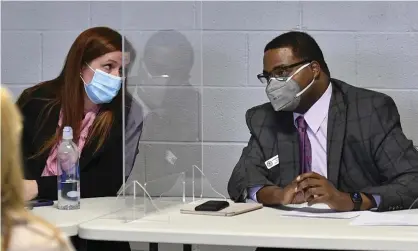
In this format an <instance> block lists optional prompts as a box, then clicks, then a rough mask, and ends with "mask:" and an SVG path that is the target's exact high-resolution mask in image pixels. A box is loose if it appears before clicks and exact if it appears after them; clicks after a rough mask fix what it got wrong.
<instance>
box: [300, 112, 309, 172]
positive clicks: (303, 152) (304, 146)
mask: <svg viewBox="0 0 418 251" xmlns="http://www.w3.org/2000/svg"><path fill="white" fill-rule="evenodd" d="M296 123H297V126H298V132H299V152H300V163H301V167H302V173H308V172H311V166H312V150H311V142H310V141H309V138H308V133H307V132H306V130H307V128H308V124H306V121H305V119H304V118H303V116H299V117H298V118H297V119H296Z"/></svg>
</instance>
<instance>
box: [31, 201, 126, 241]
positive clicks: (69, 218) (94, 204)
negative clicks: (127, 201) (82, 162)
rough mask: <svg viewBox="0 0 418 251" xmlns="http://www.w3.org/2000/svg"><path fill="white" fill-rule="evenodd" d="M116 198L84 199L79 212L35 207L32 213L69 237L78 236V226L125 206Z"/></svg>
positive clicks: (52, 207) (54, 207)
mask: <svg viewBox="0 0 418 251" xmlns="http://www.w3.org/2000/svg"><path fill="white" fill-rule="evenodd" d="M121 203H123V202H121V201H116V197H103V198H91V199H82V200H81V207H80V209H79V210H68V211H66V210H58V209H57V207H56V202H55V204H54V206H49V207H35V208H34V209H33V210H32V212H33V213H34V214H35V215H38V216H40V217H42V218H43V219H45V220H47V221H48V222H50V223H52V224H54V225H55V226H57V227H58V228H59V229H61V231H63V232H64V233H65V234H66V235H68V236H75V235H77V234H78V225H80V224H81V223H83V222H87V221H90V220H93V219H95V218H97V217H100V216H102V215H105V214H107V213H109V212H112V211H114V210H117V209H118V208H119V207H121V206H122V205H123V204H121Z"/></svg>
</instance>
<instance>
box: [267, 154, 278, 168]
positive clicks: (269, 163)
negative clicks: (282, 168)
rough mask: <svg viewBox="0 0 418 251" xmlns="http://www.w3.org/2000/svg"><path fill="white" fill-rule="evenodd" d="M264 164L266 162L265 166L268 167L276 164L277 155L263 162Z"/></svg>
mask: <svg viewBox="0 0 418 251" xmlns="http://www.w3.org/2000/svg"><path fill="white" fill-rule="evenodd" d="M264 164H266V167H267V168H268V169H271V168H272V167H275V166H277V165H278V164H279V155H276V156H274V157H273V158H271V159H269V160H267V161H266V162H264Z"/></svg>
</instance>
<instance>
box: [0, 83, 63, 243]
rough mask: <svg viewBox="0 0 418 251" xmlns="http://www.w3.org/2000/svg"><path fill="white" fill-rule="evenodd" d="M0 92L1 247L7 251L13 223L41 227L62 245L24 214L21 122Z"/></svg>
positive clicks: (54, 233)
mask: <svg viewBox="0 0 418 251" xmlns="http://www.w3.org/2000/svg"><path fill="white" fill-rule="evenodd" d="M0 92H1V99H0V101H1V104H0V109H1V125H0V127H1V167H0V168H1V228H2V236H1V245H2V250H3V251H5V250H8V247H9V241H10V239H11V237H12V230H13V226H14V221H15V219H21V220H25V221H28V223H38V224H41V225H42V226H43V227H45V228H46V229H49V230H50V231H48V232H51V233H52V237H53V239H55V240H56V241H58V243H59V244H60V245H61V244H62V245H64V243H63V241H62V239H61V237H60V234H59V232H58V230H57V229H56V228H55V227H53V226H52V225H50V224H48V223H47V222H45V221H43V220H41V219H39V218H37V217H35V216H32V215H31V214H29V213H27V211H26V210H25V204H24V199H23V176H22V170H21V148H20V140H21V131H22V118H21V115H20V113H19V110H18V108H17V107H16V105H15V104H14V102H13V101H12V98H11V96H10V94H9V92H8V91H7V90H6V89H4V88H0ZM22 241H28V240H22Z"/></svg>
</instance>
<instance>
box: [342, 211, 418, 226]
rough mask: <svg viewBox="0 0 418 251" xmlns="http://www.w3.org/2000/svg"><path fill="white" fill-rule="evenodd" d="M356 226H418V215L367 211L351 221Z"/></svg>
mask: <svg viewBox="0 0 418 251" xmlns="http://www.w3.org/2000/svg"><path fill="white" fill-rule="evenodd" d="M350 225H354V226H418V215H413V214H400V213H397V214H392V213H375V212H369V211H365V212H362V213H361V214H360V216H359V217H357V218H356V219H354V220H353V221H351V222H350Z"/></svg>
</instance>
